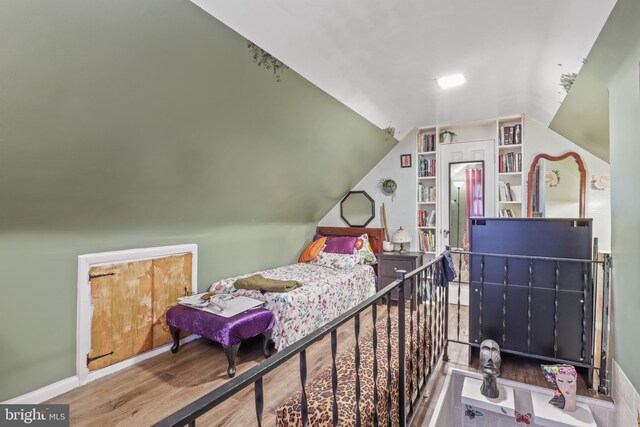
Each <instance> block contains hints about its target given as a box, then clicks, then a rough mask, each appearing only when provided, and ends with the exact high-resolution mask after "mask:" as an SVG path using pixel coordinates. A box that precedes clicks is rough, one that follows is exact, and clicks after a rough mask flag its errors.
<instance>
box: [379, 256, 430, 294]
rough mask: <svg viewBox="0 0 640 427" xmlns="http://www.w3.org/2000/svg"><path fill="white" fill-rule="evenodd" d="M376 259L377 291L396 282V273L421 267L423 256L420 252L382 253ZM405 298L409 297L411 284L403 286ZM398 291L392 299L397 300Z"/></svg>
mask: <svg viewBox="0 0 640 427" xmlns="http://www.w3.org/2000/svg"><path fill="white" fill-rule="evenodd" d="M376 256H377V257H378V291H380V290H381V289H383V288H385V287H386V286H388V285H389V284H390V283H391V282H393V281H394V280H396V272H397V271H398V270H404V271H406V272H407V273H409V272H410V271H413V270H415V269H416V268H418V267H420V266H422V261H423V258H424V254H423V253H422V252H403V253H399V252H382V253H379V254H377V255H376ZM404 293H405V298H406V299H410V297H411V284H410V283H407V284H405V288H404ZM397 294H398V291H394V293H393V294H392V299H396V300H397V299H398V297H397Z"/></svg>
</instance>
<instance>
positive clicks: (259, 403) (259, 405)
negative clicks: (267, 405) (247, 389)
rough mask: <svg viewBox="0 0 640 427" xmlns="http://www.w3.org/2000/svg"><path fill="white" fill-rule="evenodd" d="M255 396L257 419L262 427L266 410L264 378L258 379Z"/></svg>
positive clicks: (259, 426)
mask: <svg viewBox="0 0 640 427" xmlns="http://www.w3.org/2000/svg"><path fill="white" fill-rule="evenodd" d="M254 394H255V397H256V418H257V420H258V427H262V411H263V409H264V394H263V392H262V377H260V378H258V379H257V380H256V382H255V386H254Z"/></svg>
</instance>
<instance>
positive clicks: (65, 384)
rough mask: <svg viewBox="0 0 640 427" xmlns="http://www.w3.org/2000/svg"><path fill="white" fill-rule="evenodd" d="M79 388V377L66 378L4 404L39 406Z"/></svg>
mask: <svg viewBox="0 0 640 427" xmlns="http://www.w3.org/2000/svg"><path fill="white" fill-rule="evenodd" d="M78 386H79V382H78V376H77V375H74V376H73V377H69V378H65V379H63V380H60V381H57V382H55V383H53V384H49V385H46V386H44V387H42V388H39V389H37V390H34V391H31V392H29V393H25V394H23V395H22V396H18V397H14V398H13V399H9V400H5V401H4V402H2V403H3V404H18V405H28V404H34V405H35V404H38V403H42V402H44V401H46V400H49V399H53V398H54V397H56V396H60V395H61V394H63V393H66V392H68V391H71V390H73V389H74V388H77V387H78Z"/></svg>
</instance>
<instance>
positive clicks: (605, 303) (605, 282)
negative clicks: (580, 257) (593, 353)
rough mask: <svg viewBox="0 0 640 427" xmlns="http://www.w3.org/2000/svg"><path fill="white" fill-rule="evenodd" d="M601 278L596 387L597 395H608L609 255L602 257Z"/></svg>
mask: <svg viewBox="0 0 640 427" xmlns="http://www.w3.org/2000/svg"><path fill="white" fill-rule="evenodd" d="M603 269H604V272H603V276H602V326H601V329H602V331H601V334H602V335H601V341H600V378H599V382H600V384H599V385H598V393H601V394H606V395H608V394H609V391H610V390H609V375H608V371H607V352H608V351H609V291H610V289H609V286H610V282H609V280H610V275H609V274H610V269H611V255H609V254H605V255H604V264H603Z"/></svg>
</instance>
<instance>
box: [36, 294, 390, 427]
mask: <svg viewBox="0 0 640 427" xmlns="http://www.w3.org/2000/svg"><path fill="white" fill-rule="evenodd" d="M382 316H386V309H385V308H384V307H383V306H380V307H379V308H378V319H380V318H381V317H382ZM371 325H372V322H371V314H370V311H369V310H368V311H365V312H364V313H363V315H362V316H361V322H360V333H361V334H365V333H366V332H367V331H368V330H369V329H370V328H371ZM353 328H354V326H353V321H350V322H348V323H347V324H345V325H344V326H342V327H341V328H340V329H339V330H338V353H341V352H342V350H344V349H347V348H349V347H350V346H351V345H353V344H354V342H355V339H354V334H353ZM330 348H331V347H330V336H327V337H325V339H323V340H322V341H320V342H318V343H316V344H314V345H313V346H311V347H310V348H309V349H308V350H307V362H308V363H307V365H308V376H307V378H308V381H309V380H310V379H312V378H313V377H315V376H316V375H317V374H318V372H319V371H321V370H322V369H324V368H325V367H327V366H330V363H331V351H330ZM262 360H264V357H263V355H262V340H261V339H260V338H257V339H254V340H250V341H248V342H245V343H243V344H242V346H241V347H240V350H239V352H238V359H237V362H236V366H237V373H236V376H237V375H239V374H241V373H242V372H244V371H246V370H248V369H250V368H251V367H253V366H255V365H256V364H258V363H260V362H261V361H262ZM298 365H299V359H298V358H297V357H294V358H293V359H291V360H289V361H287V362H286V363H285V364H283V365H282V366H280V367H278V368H277V369H276V370H275V371H273V372H271V373H269V374H268V375H267V376H266V377H265V379H264V395H265V401H264V416H263V425H265V426H272V425H274V424H275V410H276V408H277V407H278V406H279V405H280V404H281V403H282V402H283V401H284V400H286V399H287V398H289V396H291V395H292V394H293V393H295V392H296V391H297V390H298V389H299V388H300V377H299V368H298ZM226 371H227V359H226V356H225V354H224V351H223V350H222V347H221V346H220V345H219V344H216V343H213V342H211V341H208V340H204V339H199V340H195V341H193V342H191V343H188V344H186V345H184V346H181V348H180V351H178V353H177V354H171V353H170V352H169V351H168V350H167V352H166V353H164V354H161V355H159V356H157V357H154V358H151V359H148V360H145V361H143V362H141V363H139V364H137V365H135V366H132V367H129V368H127V369H124V370H122V371H120V372H118V373H115V374H112V375H110V376H108V377H105V378H101V379H98V380H96V381H94V382H92V383H90V384H87V385H85V386H83V387H80V388H77V389H75V390H72V391H70V392H68V393H65V394H63V395H60V396H58V397H56V398H55V399H52V400H50V401H49V402H48V403H66V404H69V405H70V416H71V425H72V426H92V427H95V426H147V425H151V424H153V423H155V422H157V421H159V420H161V419H162V418H164V417H166V416H168V415H170V414H172V413H173V412H175V411H176V410H178V409H180V408H181V407H183V406H184V405H187V404H189V403H191V402H193V401H194V400H196V399H197V398H199V397H201V396H203V395H205V394H206V393H208V392H210V391H212V390H214V389H215V388H217V387H219V386H220V385H222V384H224V383H225V382H226V381H228V379H229V378H228V376H227V373H226ZM253 393H254V391H253V387H247V388H245V389H244V390H242V391H240V392H239V393H237V394H236V395H235V396H234V397H233V398H231V399H229V400H227V401H226V402H225V403H223V404H222V405H220V406H218V407H216V408H215V409H214V410H212V411H210V412H209V413H207V414H206V415H204V416H203V417H201V418H199V419H198V425H206V426H234V427H237V426H254V425H257V421H256V415H255V401H254V394H253Z"/></svg>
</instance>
